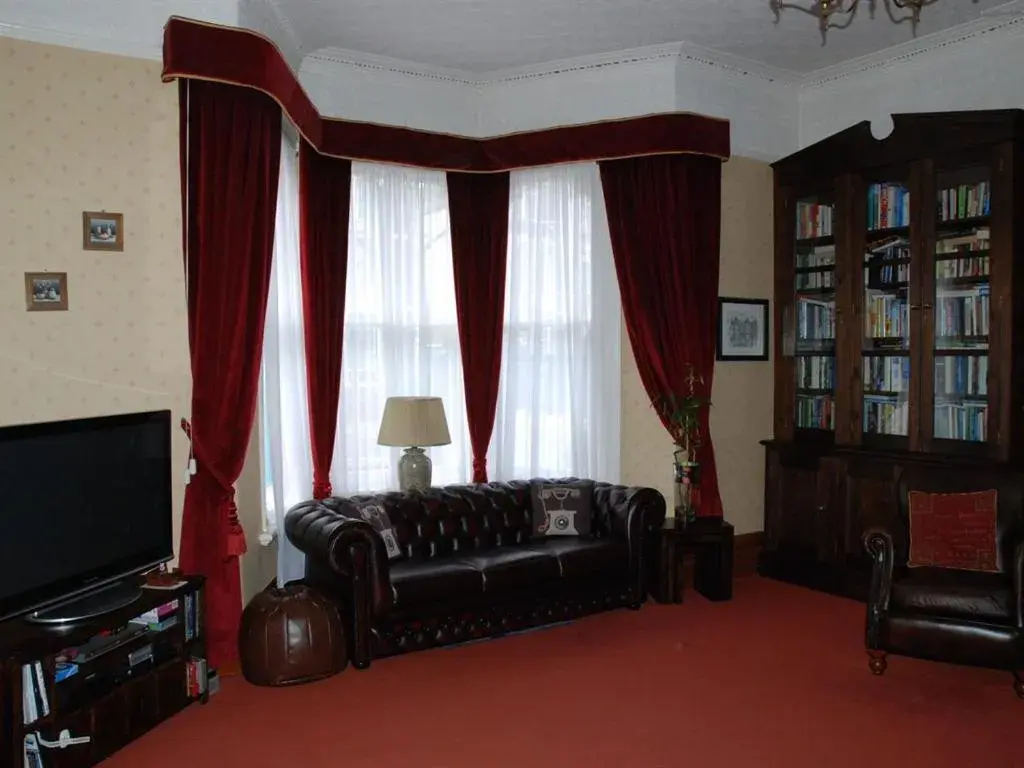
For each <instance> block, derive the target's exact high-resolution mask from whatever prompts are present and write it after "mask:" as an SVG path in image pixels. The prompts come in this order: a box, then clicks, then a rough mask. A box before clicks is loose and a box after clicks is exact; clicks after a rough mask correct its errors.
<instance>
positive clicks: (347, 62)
mask: <svg viewBox="0 0 1024 768" xmlns="http://www.w3.org/2000/svg"><path fill="white" fill-rule="evenodd" d="M337 67H352V68H353V69H361V70H364V71H368V72H381V73H386V74H391V75H400V76H402V77H412V78H419V79H422V80H441V81H445V82H449V83H453V84H455V85H468V86H471V87H479V86H480V85H481V84H482V81H481V80H480V79H479V76H478V75H475V74H474V73H473V72H469V71H466V70H462V69H448V68H445V67H431V66H427V65H425V64H419V63H417V62H414V61H406V60H404V59H395V58H392V57H390V56H378V55H376V54H372V53H363V52H361V51H350V50H348V49H346V48H319V49H317V50H315V51H313V52H311V53H309V54H307V55H306V57H305V58H304V59H303V60H302V69H301V71H302V72H310V73H313V74H321V75H329V74H331V72H332V70H335V69H336V68H337Z"/></svg>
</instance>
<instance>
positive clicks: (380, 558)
mask: <svg viewBox="0 0 1024 768" xmlns="http://www.w3.org/2000/svg"><path fill="white" fill-rule="evenodd" d="M284 530H285V533H286V534H287V536H288V540H289V541H291V543H292V544H294V545H295V546H296V547H297V548H298V549H299V550H301V551H302V552H304V553H305V554H306V556H307V557H308V558H310V559H312V560H313V561H315V562H316V563H317V565H318V566H319V567H320V568H321V569H326V570H328V571H329V572H330V573H331V574H332V576H334V578H335V579H336V581H337V582H338V586H339V587H341V588H342V589H349V590H351V592H352V594H351V599H352V602H353V608H354V610H356V612H357V613H359V612H360V610H361V609H364V610H366V611H367V612H368V613H369V615H370V616H380V615H382V614H384V613H387V611H388V610H389V609H390V607H391V582H390V579H389V575H388V556H387V550H386V549H385V547H384V539H382V538H381V536H380V534H379V533H377V531H376V530H375V529H374V528H373V526H372V525H370V524H369V523H367V522H366V521H365V520H363V519H362V517H361V516H360V515H359V513H358V511H357V510H356V508H355V507H354V506H353V505H352V504H351V502H349V501H348V500H346V499H341V498H337V497H332V498H328V499H323V500H322V501H317V500H315V499H314V500H311V501H303V502H301V503H299V504H296V505H295V506H294V507H292V508H291V509H290V510H289V511H288V514H287V515H285V518H284ZM361 593H363V594H361Z"/></svg>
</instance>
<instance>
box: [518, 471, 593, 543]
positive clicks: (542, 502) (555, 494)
mask: <svg viewBox="0 0 1024 768" xmlns="http://www.w3.org/2000/svg"><path fill="white" fill-rule="evenodd" d="M530 496H531V500H532V504H533V535H534V536H535V537H543V536H589V535H590V515H591V511H592V503H593V499H594V483H593V482H592V481H590V480H578V481H574V482H566V483H545V482H541V481H533V482H531V483H530Z"/></svg>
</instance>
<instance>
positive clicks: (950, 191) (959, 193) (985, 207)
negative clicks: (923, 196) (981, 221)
mask: <svg viewBox="0 0 1024 768" xmlns="http://www.w3.org/2000/svg"><path fill="white" fill-rule="evenodd" d="M991 203H992V185H991V184H989V182H987V181H980V182H978V183H977V184H958V185H957V186H955V187H948V188H947V189H943V190H941V191H940V192H939V200H938V214H939V220H940V221H956V220H957V219H969V218H973V217H975V216H988V214H989V210H990V207H991Z"/></svg>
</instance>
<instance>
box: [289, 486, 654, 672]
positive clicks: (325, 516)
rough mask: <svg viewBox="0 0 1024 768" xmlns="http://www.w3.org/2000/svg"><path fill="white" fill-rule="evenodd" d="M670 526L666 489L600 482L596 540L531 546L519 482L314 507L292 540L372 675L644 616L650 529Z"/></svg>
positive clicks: (525, 492)
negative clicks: (398, 661)
mask: <svg viewBox="0 0 1024 768" xmlns="http://www.w3.org/2000/svg"><path fill="white" fill-rule="evenodd" d="M553 482H559V483H562V482H571V481H568V480H559V481H553ZM370 503H375V504H378V505H381V506H382V507H383V508H384V510H385V511H386V513H387V516H388V518H389V519H390V521H391V524H392V530H393V533H394V535H395V538H396V539H397V543H398V546H399V549H400V552H401V554H400V556H399V557H398V558H397V559H393V560H389V559H388V554H387V551H386V548H385V544H384V540H383V538H382V537H381V535H380V533H379V532H378V530H377V529H375V528H374V527H373V526H371V525H370V524H369V523H368V522H366V521H364V519H363V518H362V516H361V515H360V512H359V510H360V508H364V507H365V505H367V504H370ZM664 519H665V499H664V497H663V496H662V495H661V494H660V493H658V492H657V491H655V490H653V489H650V488H628V487H625V486H620V485H609V484H607V483H596V484H595V485H594V493H593V503H592V531H591V536H590V537H588V538H578V537H569V536H551V537H547V538H544V539H536V538H532V526H531V500H530V483H529V482H528V481H515V482H509V483H488V484H478V485H465V486H448V487H444V488H431V489H430V490H429V491H427V492H424V493H398V492H392V493H384V494H381V495H377V496H353V497H348V498H338V497H333V498H328V499H324V500H322V501H315V500H314V501H306V502H303V503H301V504H298V505H297V506H295V507H293V508H292V509H291V510H290V511H289V512H288V515H287V517H286V519H285V531H286V533H287V535H288V538H289V539H290V540H291V541H292V542H293V543H294V544H295V546H296V547H298V548H299V549H300V550H302V551H303V552H305V554H306V563H307V565H306V580H307V582H308V583H309V584H310V585H312V586H314V587H316V588H317V589H319V590H321V591H323V592H324V593H326V594H328V595H330V596H331V597H332V598H334V599H335V600H337V601H338V602H339V604H340V606H341V608H342V615H343V616H344V617H347V618H348V627H347V630H348V632H349V633H350V642H349V653H350V656H351V660H352V663H353V665H354V666H356V667H357V668H360V669H364V668H366V667H368V666H369V664H370V660H371V659H374V658H380V657H384V656H390V655H393V654H398V653H404V652H408V651H414V650H419V649H423V648H430V647H433V646H440V645H448V644H452V643H458V642H463V641H467V640H472V639H476V638H483V637H488V636H494V635H501V634H504V633H507V632H513V631H516V630H520V629H525V628H528V627H534V626H539V625H543V624H550V623H553V622H558V621H563V620H566V619H571V618H574V617H577V616H583V615H585V614H589V613H594V612H597V611H602V610H608V609H612V608H618V607H623V606H628V607H630V608H633V609H637V608H639V607H640V605H641V604H642V603H643V601H644V600H645V599H646V587H645V573H646V571H647V569H646V567H645V562H644V559H645V553H644V540H645V538H647V537H646V536H645V532H646V531H647V530H649V529H652V528H658V527H660V526H661V525H662V523H663V522H664Z"/></svg>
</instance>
